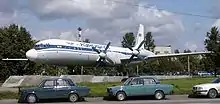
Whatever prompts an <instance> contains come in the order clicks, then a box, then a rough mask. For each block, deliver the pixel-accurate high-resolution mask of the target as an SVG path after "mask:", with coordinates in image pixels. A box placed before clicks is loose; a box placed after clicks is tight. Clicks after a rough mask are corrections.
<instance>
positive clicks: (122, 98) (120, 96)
mask: <svg viewBox="0 0 220 104" xmlns="http://www.w3.org/2000/svg"><path fill="white" fill-rule="evenodd" d="M116 98H117V100H119V101H123V100H125V98H126V95H125V93H124V92H118V93H117V95H116Z"/></svg>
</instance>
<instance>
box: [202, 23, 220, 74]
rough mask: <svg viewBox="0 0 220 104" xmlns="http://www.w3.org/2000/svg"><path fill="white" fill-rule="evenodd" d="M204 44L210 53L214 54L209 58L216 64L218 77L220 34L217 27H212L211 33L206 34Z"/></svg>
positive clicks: (209, 55)
mask: <svg viewBox="0 0 220 104" xmlns="http://www.w3.org/2000/svg"><path fill="white" fill-rule="evenodd" d="M204 44H205V48H206V49H207V50H208V51H211V52H213V53H212V54H208V55H207V57H210V59H211V60H212V61H213V63H214V67H215V70H214V71H215V76H216V72H217V68H219V67H220V34H219V29H218V28H217V27H212V28H211V30H210V32H207V33H206V39H205V41H204Z"/></svg>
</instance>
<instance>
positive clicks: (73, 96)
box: [69, 94, 79, 102]
mask: <svg viewBox="0 0 220 104" xmlns="http://www.w3.org/2000/svg"><path fill="white" fill-rule="evenodd" d="M78 99H79V96H78V95H77V94H70V95H69V101H70V102H76V101H78Z"/></svg>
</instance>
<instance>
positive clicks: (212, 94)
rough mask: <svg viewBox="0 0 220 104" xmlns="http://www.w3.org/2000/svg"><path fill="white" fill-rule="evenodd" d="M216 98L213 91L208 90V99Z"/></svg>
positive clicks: (215, 93) (215, 92) (216, 94)
mask: <svg viewBox="0 0 220 104" xmlns="http://www.w3.org/2000/svg"><path fill="white" fill-rule="evenodd" d="M217 96H218V93H217V91H216V90H215V89H210V90H209V92H208V97H209V98H216V97H217Z"/></svg>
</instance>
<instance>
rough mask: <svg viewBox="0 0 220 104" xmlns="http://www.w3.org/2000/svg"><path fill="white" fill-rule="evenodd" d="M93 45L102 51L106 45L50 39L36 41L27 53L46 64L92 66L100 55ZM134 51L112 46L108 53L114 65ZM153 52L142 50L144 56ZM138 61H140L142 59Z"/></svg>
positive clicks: (30, 57) (30, 58)
mask: <svg viewBox="0 0 220 104" xmlns="http://www.w3.org/2000/svg"><path fill="white" fill-rule="evenodd" d="M92 47H95V48H96V49H98V50H101V51H102V50H104V49H105V47H106V45H99V44H93V43H84V42H73V41H67V40H60V39H48V40H43V41H40V42H38V43H36V44H35V47H34V48H33V49H31V50H29V51H28V52H27V53H26V56H27V58H28V59H29V60H31V61H34V62H42V63H46V64H55V65H84V66H91V65H94V64H95V63H96V62H97V60H98V58H99V57H100V56H99V54H98V53H97V52H96V51H94V50H93V49H92ZM133 53H134V52H132V51H131V50H130V49H128V48H122V47H113V46H110V47H109V48H108V50H107V53H106V55H107V56H108V57H109V58H110V59H111V60H112V61H113V62H114V65H118V64H122V63H123V60H128V59H129V58H130V57H131V56H132V54H133ZM152 54H154V53H152V52H150V51H147V50H145V49H142V50H140V55H141V56H142V57H143V58H147V56H148V55H152ZM136 61H138V62H139V61H140V60H136ZM132 62H134V60H133V61H132ZM107 63H108V62H107Z"/></svg>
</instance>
